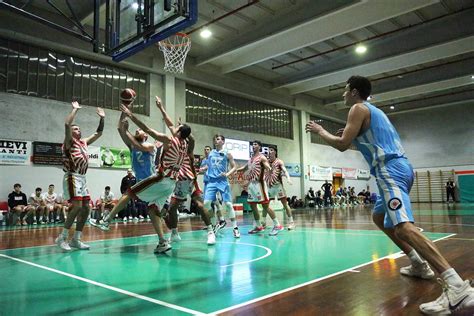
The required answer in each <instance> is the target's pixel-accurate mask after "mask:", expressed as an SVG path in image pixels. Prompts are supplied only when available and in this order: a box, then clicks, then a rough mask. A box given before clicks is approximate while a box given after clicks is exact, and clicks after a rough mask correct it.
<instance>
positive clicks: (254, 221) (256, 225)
mask: <svg viewBox="0 0 474 316" xmlns="http://www.w3.org/2000/svg"><path fill="white" fill-rule="evenodd" d="M253 226H255V227H260V226H261V225H260V224H259V223H258V222H257V221H256V220H253Z"/></svg>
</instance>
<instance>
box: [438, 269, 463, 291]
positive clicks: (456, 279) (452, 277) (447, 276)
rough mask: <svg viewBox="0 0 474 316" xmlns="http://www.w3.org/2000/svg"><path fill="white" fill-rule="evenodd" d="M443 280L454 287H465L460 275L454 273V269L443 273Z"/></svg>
mask: <svg viewBox="0 0 474 316" xmlns="http://www.w3.org/2000/svg"><path fill="white" fill-rule="evenodd" d="M441 278H443V280H444V281H445V282H446V283H448V284H449V285H451V286H454V287H461V286H463V285H464V281H463V280H462V279H461V277H460V276H459V274H458V273H457V272H456V271H454V269H453V268H451V269H448V270H446V271H444V272H443V273H441Z"/></svg>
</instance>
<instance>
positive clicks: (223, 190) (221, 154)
mask: <svg viewBox="0 0 474 316" xmlns="http://www.w3.org/2000/svg"><path fill="white" fill-rule="evenodd" d="M228 164H229V159H228V158H227V151H226V150H222V151H217V150H215V149H213V150H212V151H211V152H210V153H209V156H207V171H206V175H207V177H208V183H207V184H206V188H205V192H204V201H216V198H217V197H216V194H217V192H220V194H221V197H222V200H223V201H224V202H232V195H231V193H230V186H229V181H227V178H226V177H225V176H223V175H222V174H223V173H226V172H227V166H228Z"/></svg>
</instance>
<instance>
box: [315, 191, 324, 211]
mask: <svg viewBox="0 0 474 316" xmlns="http://www.w3.org/2000/svg"><path fill="white" fill-rule="evenodd" d="M314 201H315V202H316V205H317V206H318V207H323V202H324V201H323V194H322V192H321V190H318V191H317V192H316V197H315V198H314Z"/></svg>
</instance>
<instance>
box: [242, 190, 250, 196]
mask: <svg viewBox="0 0 474 316" xmlns="http://www.w3.org/2000/svg"><path fill="white" fill-rule="evenodd" d="M248 195H249V193H248V191H247V190H246V188H243V190H242V192H240V196H248Z"/></svg>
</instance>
